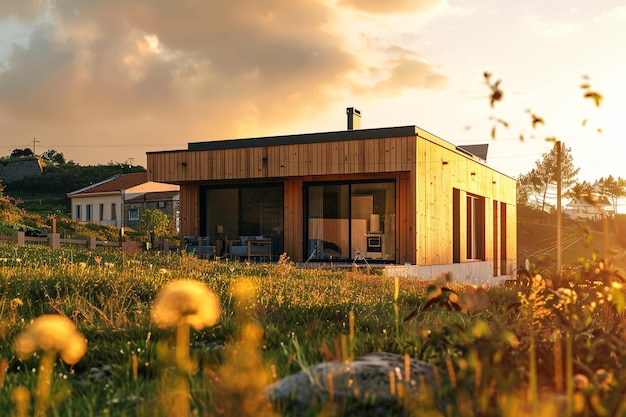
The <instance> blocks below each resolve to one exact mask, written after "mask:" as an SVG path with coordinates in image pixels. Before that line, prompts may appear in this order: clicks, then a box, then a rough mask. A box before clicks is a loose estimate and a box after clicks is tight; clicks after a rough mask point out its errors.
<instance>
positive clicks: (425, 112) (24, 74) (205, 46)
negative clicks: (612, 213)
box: [0, 0, 626, 181]
mask: <svg viewBox="0 0 626 417" xmlns="http://www.w3.org/2000/svg"><path fill="white" fill-rule="evenodd" d="M625 23H626V6H624V5H623V3H622V2H620V1H617V0H608V1H603V2H587V1H582V0H577V1H573V2H572V1H570V2H565V1H560V0H559V1H552V2H549V3H545V2H538V1H533V2H525V3H507V4H506V7H505V5H503V3H502V2H499V1H496V0H477V1H472V2H460V1H454V0H421V1H406V0H392V1H385V2H378V1H367V2H362V1H351V0H303V1H299V2H296V3H286V2H282V1H277V0H264V1H255V2H246V3H245V6H244V5H242V4H241V2H239V1H234V2H191V3H186V2H184V3H181V2H171V1H164V0H157V1H150V2H147V1H140V2H132V3H128V2H126V1H122V0H113V1H106V2H80V1H75V0H56V1H54V0H49V1H34V0H31V1H23V0H19V1H18V0H10V1H6V2H3V3H2V5H0V123H1V124H2V126H3V135H2V145H3V149H2V152H3V153H4V154H7V155H8V154H9V153H10V152H11V150H13V149H16V148H24V147H32V145H33V143H34V140H37V141H39V142H36V143H37V148H38V149H40V150H41V151H45V150H47V149H55V150H57V151H59V152H63V153H64V154H65V156H66V158H67V159H68V160H73V161H76V162H77V163H79V164H81V165H89V164H106V163H109V162H124V161H134V163H135V164H139V165H144V166H145V163H146V152H153V151H160V150H170V149H182V148H185V147H186V145H187V143H189V142H198V141H212V140H220V139H236V138H247V137H257V136H274V135H284V134H300V133H315V132H329V131H340V130H345V129H346V126H345V108H346V107H350V106H356V107H357V108H358V109H360V110H361V112H362V115H363V118H362V127H363V128H377V127H391V126H407V125H416V126H418V127H420V128H422V129H425V130H427V131H429V132H432V133H433V134H435V135H437V136H439V137H441V138H443V139H444V140H446V141H449V142H451V143H454V144H457V145H465V144H478V143H489V144H490V148H489V154H488V159H487V163H488V164H489V165H490V166H492V167H493V168H495V169H497V170H499V171H501V172H503V173H505V174H507V175H510V176H514V177H517V176H518V175H519V174H521V173H526V172H528V171H529V170H530V169H532V167H533V165H534V162H535V161H536V160H537V159H539V158H541V155H542V154H543V153H545V152H548V151H549V150H550V147H551V146H552V145H551V144H550V143H547V142H546V141H545V140H544V139H545V138H546V137H557V138H558V139H559V140H562V141H563V142H564V143H565V144H566V146H568V147H571V148H572V154H573V157H574V162H575V163H576V164H577V165H578V166H580V168H581V170H580V173H579V176H580V179H581V180H583V179H584V180H588V181H594V180H596V179H598V178H600V177H603V176H608V175H613V176H615V177H618V176H624V175H625V173H624V172H623V168H622V166H623V164H622V161H621V159H622V157H621V155H620V154H621V152H616V151H615V150H616V149H621V146H622V141H623V140H624V139H625V138H626V127H625V126H624V122H623V120H622V119H623V117H622V112H623V109H624V108H626V81H625V80H624V77H623V74H624V73H626V68H625V67H626V62H625V59H624V56H626V53H625V52H626V51H625V49H626V46H625V45H624V43H623V39H624V38H625V37H626V29H624V28H626V24H625ZM484 71H489V72H490V73H492V74H493V77H494V78H495V79H500V80H501V87H502V90H503V92H504V96H503V100H502V101H501V102H499V103H498V105H496V106H495V108H493V109H492V108H491V107H490V106H489V102H488V99H487V96H488V93H489V91H488V88H487V87H486V85H485V83H484V80H483V78H482V74H483V72H484ZM583 76H588V77H589V80H588V81H589V83H590V85H591V86H592V88H593V89H594V90H596V91H598V92H599V93H600V94H602V96H603V97H604V100H603V102H602V105H601V106H600V107H599V108H596V107H595V106H594V105H593V103H592V102H591V101H589V100H585V99H584V98H583V96H582V92H581V89H580V85H581V83H582V79H583ZM528 109H530V110H532V112H533V113H535V114H537V115H540V116H541V117H542V118H543V119H544V120H545V125H543V126H540V127H538V128H537V129H533V128H532V126H531V123H530V119H529V118H528V114H527V112H526V111H527V110H528ZM494 119H502V120H505V121H507V122H508V124H509V127H508V128H499V129H498V132H497V135H496V138H495V140H493V139H492V138H491V134H490V132H491V128H492V124H493V120H494ZM583 120H586V122H585V123H584V124H585V126H583ZM600 132H601V133H600ZM520 136H523V137H524V138H525V140H524V141H523V142H522V141H520V139H519V138H520Z"/></svg>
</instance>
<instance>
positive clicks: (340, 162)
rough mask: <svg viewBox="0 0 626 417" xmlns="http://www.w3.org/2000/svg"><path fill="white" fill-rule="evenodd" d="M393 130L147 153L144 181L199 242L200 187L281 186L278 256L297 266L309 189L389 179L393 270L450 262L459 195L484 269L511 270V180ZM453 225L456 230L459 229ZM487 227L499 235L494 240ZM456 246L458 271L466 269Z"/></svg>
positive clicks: (423, 137) (441, 145) (445, 147)
mask: <svg viewBox="0 0 626 417" xmlns="http://www.w3.org/2000/svg"><path fill="white" fill-rule="evenodd" d="M396 129H397V130H393V129H392V128H389V129H387V130H384V129H381V130H377V129H368V130H364V131H359V133H352V132H353V131H346V132H331V133H329V134H314V135H294V136H293V137H275V138H257V139H241V140H234V141H223V143H221V144H218V142H206V143H197V144H189V149H187V150H177V151H163V152H149V153H148V154H147V162H148V163H147V167H148V178H149V179H150V180H151V181H157V182H166V183H174V184H179V185H180V186H181V189H180V202H181V233H182V234H183V235H198V234H200V213H199V210H200V204H199V199H200V195H199V193H200V187H203V186H211V185H228V184H248V183H266V182H267V183H270V182H271V183H276V182H280V183H282V184H283V186H284V249H285V252H287V254H288V255H289V256H290V257H291V258H292V259H293V260H295V261H302V260H303V259H302V257H303V245H304V239H305V237H304V217H303V216H304V207H303V206H304V195H303V192H304V191H303V190H304V184H305V183H307V182H323V181H329V182H330V181H359V180H368V181H376V180H383V179H392V180H394V181H395V184H396V196H395V199H396V257H395V260H396V263H401V264H403V263H405V262H410V263H411V264H414V265H440V264H449V263H453V262H454V245H455V242H454V241H453V240H454V239H455V237H454V228H455V225H454V221H455V219H454V216H455V207H454V203H453V202H454V200H455V197H454V193H455V192H456V193H458V197H459V198H460V203H459V207H457V210H464V209H465V200H464V198H465V196H467V195H476V196H480V197H481V198H483V199H484V201H485V204H484V209H485V216H484V217H485V225H484V226H485V230H486V232H485V237H484V239H485V242H484V244H485V251H484V258H485V259H484V260H486V261H489V260H494V259H498V260H502V262H500V263H498V266H497V267H498V268H499V269H502V270H504V269H505V268H504V266H502V265H501V264H504V263H506V262H507V261H510V260H512V261H515V259H516V253H517V247H516V223H517V218H516V214H517V213H516V206H515V203H516V182H515V180H514V179H513V178H510V177H508V176H506V175H504V174H501V173H499V172H497V171H495V170H493V169H491V168H489V167H488V166H486V165H485V164H484V163H483V162H482V161H481V160H479V158H477V157H474V156H472V155H469V154H467V153H466V152H463V151H461V150H459V149H458V148H457V147H455V146H454V145H452V144H450V143H448V142H445V141H443V140H441V139H440V138H438V137H436V136H434V135H432V134H430V133H428V132H426V131H423V130H421V129H419V128H417V127H414V126H412V127H410V129H409V127H405V128H396ZM377 134H380V135H383V134H385V135H384V137H383V136H378V137H377ZM391 134H395V136H394V135H391ZM261 139H266V140H261ZM455 190H457V191H455ZM503 213H504V217H502V216H503ZM458 222H460V223H459V225H458V226H459V228H460V230H464V226H465V223H463V222H464V220H462V219H460V220H458ZM494 227H495V228H497V229H498V230H501V231H504V232H505V234H506V236H501V237H499V236H500V235H499V234H498V233H496V232H497V231H498V230H496V229H494ZM498 239H503V240H504V242H501V241H499V240H498ZM464 240H465V239H460V242H459V245H460V246H459V248H460V253H461V254H462V256H461V259H460V261H461V262H467V261H471V260H469V259H466V257H465V251H464V249H465V243H464ZM495 265H496V263H494V270H495V268H496V266H495Z"/></svg>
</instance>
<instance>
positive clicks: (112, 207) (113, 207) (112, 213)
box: [111, 203, 117, 220]
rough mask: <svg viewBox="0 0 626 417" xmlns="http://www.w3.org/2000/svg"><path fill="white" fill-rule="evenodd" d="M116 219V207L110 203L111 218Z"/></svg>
mask: <svg viewBox="0 0 626 417" xmlns="http://www.w3.org/2000/svg"><path fill="white" fill-rule="evenodd" d="M116 219H117V208H116V207H115V203H111V220H116Z"/></svg>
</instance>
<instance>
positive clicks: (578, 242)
mask: <svg viewBox="0 0 626 417" xmlns="http://www.w3.org/2000/svg"><path fill="white" fill-rule="evenodd" d="M517 223H518V226H517V259H518V263H519V264H520V265H524V263H525V261H526V259H528V260H529V262H530V263H531V264H532V265H533V266H534V270H541V269H548V270H556V244H557V227H556V214H554V213H542V212H541V211H538V210H533V209H530V208H527V207H518V214H517ZM607 226H608V227H607V228H608V240H607V247H608V249H609V251H610V259H611V262H612V264H613V266H615V267H618V268H620V269H623V270H626V215H622V214H618V215H617V216H616V217H615V219H609V220H608V221H607ZM604 227H605V226H604V221H603V220H598V221H595V222H578V221H574V220H571V219H568V218H564V220H563V224H562V228H563V232H562V237H561V248H562V259H563V264H564V266H565V267H567V266H580V265H581V264H582V263H581V261H589V260H592V259H593V258H594V257H595V258H596V259H603V258H604V249H605V240H604Z"/></svg>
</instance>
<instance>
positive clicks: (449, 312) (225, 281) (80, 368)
mask: <svg viewBox="0 0 626 417" xmlns="http://www.w3.org/2000/svg"><path fill="white" fill-rule="evenodd" d="M177 279H193V280H196V281H200V282H203V283H205V284H206V285H208V286H209V287H210V288H211V289H212V290H213V291H214V292H215V293H216V294H217V295H218V297H219V299H220V304H221V306H222V313H221V316H220V320H219V322H218V323H217V324H216V325H215V326H211V327H208V328H204V329H202V330H192V331H191V333H190V337H189V349H190V350H189V353H190V359H189V360H190V361H191V363H192V364H194V366H193V370H192V372H191V373H190V375H189V393H190V394H189V396H190V399H189V406H190V411H191V413H192V414H193V415H235V414H240V415H252V414H253V413H256V414H255V415H260V414H264V413H266V414H267V415H276V414H278V415H280V414H281V413H286V414H288V413H287V412H286V411H284V410H283V409H282V408H280V407H278V408H272V405H271V404H269V405H268V404H267V403H265V402H263V401H262V398H261V397H259V396H258V395H257V394H258V393H259V392H260V391H261V389H262V387H263V386H265V385H266V384H269V383H270V382H273V381H275V380H277V379H278V378H282V377H285V376H287V375H290V374H292V373H294V372H298V371H300V370H302V369H305V368H306V366H308V365H311V364H315V363H319V362H321V361H331V360H345V359H346V358H350V357H355V356H359V355H362V354H365V353H369V352H373V351H386V352H392V353H397V354H401V355H405V354H406V355H409V356H410V357H412V358H415V359H419V360H422V361H426V362H428V363H430V364H432V365H434V366H435V367H437V369H438V371H439V374H440V375H441V384H442V391H443V395H446V396H448V397H450V398H452V400H451V401H450V403H449V410H448V411H449V413H450V414H451V415H521V414H525V415H548V414H547V413H552V414H550V415H554V412H556V413H558V414H562V415H566V414H569V415H573V414H580V413H587V414H589V415H593V414H594V413H595V414H598V415H599V414H601V412H602V410H606V411H607V413H610V414H612V415H617V414H618V413H621V412H623V410H624V408H625V406H624V404H626V400H625V398H626V397H624V392H626V384H625V383H624V375H626V374H624V370H623V368H622V364H623V363H626V338H625V337H624V330H623V329H624V326H623V315H622V309H620V308H619V301H620V300H621V299H623V296H622V293H621V288H620V287H619V285H618V284H619V283H617V282H616V281H617V280H616V279H615V275H614V274H613V272H612V271H606V270H602V269H601V268H600V265H587V267H585V268H580V269H577V270H576V272H575V273H574V272H572V274H571V275H570V276H568V277H567V278H565V279H563V280H562V281H559V282H557V281H556V280H552V281H551V280H550V277H545V278H542V281H541V282H540V281H537V284H532V281H529V284H528V286H511V287H507V286H503V287H495V288H487V289H485V292H486V294H487V296H488V298H489V305H488V307H487V308H484V309H480V310H477V311H473V310H472V311H471V312H469V311H468V310H467V309H465V310H464V309H463V308H458V309H456V308H454V307H455V306H459V304H457V301H458V302H459V303H460V301H459V300H462V299H463V297H459V295H462V294H466V293H472V292H473V291H475V289H473V288H470V287H466V286H463V285H460V284H452V283H446V284H437V285H439V286H440V289H441V288H443V286H444V285H445V287H446V288H445V289H447V290H450V291H439V292H436V294H439V295H438V296H444V295H447V294H456V295H457V297H455V298H450V297H448V298H445V299H444V298H441V299H439V298H436V297H435V296H434V295H433V294H435V293H433V292H432V285H434V284H432V283H428V282H426V281H423V280H418V279H397V278H391V277H386V276H384V275H382V274H380V273H373V272H371V271H370V272H368V271H365V270H362V269H358V268H357V269H344V270H322V269H298V268H295V267H294V265H293V264H291V263H290V262H289V260H288V259H283V260H282V261H281V262H279V263H278V264H273V265H272V264H246V263H220V262H212V261H206V260H198V259H196V258H193V257H188V256H186V255H184V254H183V255H181V254H174V255H159V256H157V255H153V254H139V255H136V256H130V257H129V256H121V255H120V254H119V253H118V252H116V251H115V250H111V249H105V248H102V249H98V250H97V251H86V250H82V249H77V248H63V249H61V250H52V249H50V248H47V247H38V246H28V247H19V248H17V247H14V246H12V245H10V244H0V313H1V318H0V360H1V361H0V366H2V367H3V368H5V369H6V372H4V373H3V372H0V377H1V378H0V409H1V410H8V412H9V413H10V414H11V415H17V414H18V408H19V407H22V405H20V404H21V403H19V402H18V401H15V400H14V397H15V396H16V395H17V394H19V393H23V392H24V388H19V387H25V388H26V390H27V391H26V392H30V393H34V392H35V391H36V384H37V376H38V373H39V372H38V364H39V360H40V358H39V357H37V356H34V357H32V358H29V359H25V360H22V359H20V358H19V357H18V355H17V354H16V351H15V347H14V344H13V341H14V340H15V338H16V337H17V335H18V334H20V333H21V332H23V331H24V330H25V329H26V328H27V326H28V325H29V323H31V322H32V320H34V319H35V318H37V317H39V316H41V315H43V314H61V315H64V316H66V317H68V318H70V319H71V320H72V321H73V322H74V324H75V325H76V327H77V328H78V330H79V331H80V332H82V333H83V334H84V335H85V337H86V339H87V340H88V349H87V353H86V354H85V356H84V357H83V358H82V359H81V360H80V361H79V362H78V363H76V364H75V365H73V366H69V365H67V364H64V363H63V362H62V361H56V362H55V363H54V365H53V369H54V372H53V375H52V381H51V395H50V412H49V415H59V416H66V415H75V416H83V415H84V416H100V415H116V416H153V415H159V413H162V414H163V415H167V413H166V410H167V407H164V406H163V404H164V403H163V401H166V400H167V398H169V397H168V395H170V394H173V393H172V392H171V389H172V387H171V385H170V384H168V382H167V381H168V376H171V368H172V365H173V362H172V355H171V352H172V350H173V349H176V332H175V331H173V330H171V329H161V328H158V327H157V326H156V325H155V324H154V323H153V322H152V321H151V320H150V310H151V308H152V304H153V300H154V299H155V297H156V295H157V293H158V292H159V291H160V290H161V288H162V287H163V286H164V285H165V284H166V283H168V282H171V281H174V280H177ZM540 284H541V285H540ZM242 285H243V287H242ZM429 285H430V288H429ZM242 288H243V289H242ZM559 288H562V289H561V290H559ZM563 288H566V289H569V290H571V291H570V292H569V295H570V299H569V301H567V302H566V298H564V296H566V295H567V294H568V293H567V292H566V291H563ZM572 291H573V292H575V293H576V294H577V299H575V300H574V299H572V298H571V294H572ZM529 300H530V301H529ZM616 301H617V302H618V303H616ZM457 310H458V311H457ZM413 313H414V314H413ZM408 317H410V319H408V320H404V318H408ZM556 335H558V336H556ZM559 343H563V348H562V349H560V348H559V346H560V345H559ZM555 347H556V348H555ZM559 349H560V350H559ZM570 349H571V351H570ZM555 352H556V353H555ZM558 352H562V353H560V354H559V353H558ZM570 367H571V371H567V370H568V369H570ZM3 371H4V369H3ZM600 371H604V372H608V373H609V374H610V375H611V378H612V380H611V382H609V383H606V380H607V379H606V378H604V379H603V381H605V382H602V383H601V382H600V380H599V377H598V376H597V375H598V374H597V372H600ZM557 374H559V375H557ZM572 374H580V375H579V376H582V375H584V376H585V377H586V378H587V379H588V381H589V383H588V384H587V385H586V386H585V387H578V388H576V387H575V386H574V385H573V382H572V385H571V387H572V388H571V392H562V391H563V388H562V387H565V386H569V385H567V384H570V381H569V380H572V379H573V378H574V377H573V375H572ZM253 377H254V378H253ZM558 381H561V383H559V382H558ZM16 393H17V394H16ZM548 394H549V395H548ZM581 398H582V400H583V401H582V402H580V399H581ZM251 399H254V401H252V400H251ZM244 400H250V401H244ZM577 401H578V402H577ZM33 402H34V398H33V397H32V395H31V398H30V399H29V400H28V404H30V405H31V407H32V404H33ZM547 404H549V405H550V406H548V405H547ZM580 404H582V406H581V405H580ZM236 410H237V411H236ZM251 410H253V411H251ZM28 412H29V413H31V414H32V408H30V409H29V411H28ZM246 413H248V414H246ZM339 413H340V412H339ZM29 415H30V414H29Z"/></svg>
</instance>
